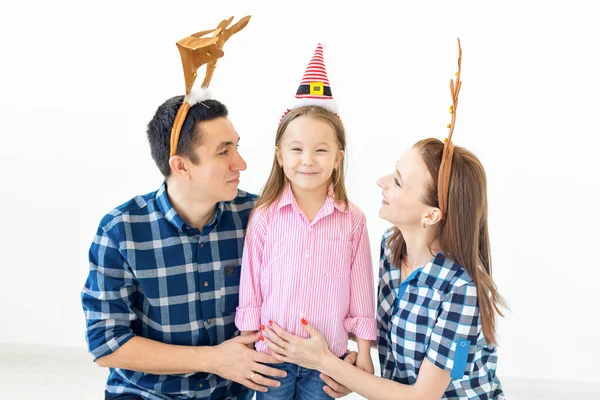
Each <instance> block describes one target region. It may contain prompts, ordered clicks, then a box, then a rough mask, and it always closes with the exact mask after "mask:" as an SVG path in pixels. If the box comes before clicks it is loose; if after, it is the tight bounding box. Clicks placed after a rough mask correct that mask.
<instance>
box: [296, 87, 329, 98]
mask: <svg viewBox="0 0 600 400" xmlns="http://www.w3.org/2000/svg"><path fill="white" fill-rule="evenodd" d="M296 94H311V93H310V85H300V86H298V91H297V92H296ZM322 94H323V96H331V88H330V87H329V86H325V85H323V93H322Z"/></svg>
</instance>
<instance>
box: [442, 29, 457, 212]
mask: <svg viewBox="0 0 600 400" xmlns="http://www.w3.org/2000/svg"><path fill="white" fill-rule="evenodd" d="M456 40H458V71H457V72H456V73H455V74H454V75H455V78H454V80H453V79H450V95H451V96H452V105H451V106H450V114H452V121H451V122H450V123H449V124H448V128H450V131H449V132H448V137H447V138H446V139H444V142H445V143H444V152H443V153H442V163H441V164H440V172H439V175H438V205H439V208H440V210H441V211H442V218H445V217H446V212H447V210H448V190H449V188H450V172H451V171H452V156H453V155H454V144H453V143H452V133H453V132H454V123H455V122H456V108H457V107H458V94H459V93H460V87H461V86H462V81H461V80H460V67H461V63H462V48H461V47H460V39H459V38H457V39H456Z"/></svg>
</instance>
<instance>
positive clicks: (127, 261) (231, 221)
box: [82, 96, 282, 399]
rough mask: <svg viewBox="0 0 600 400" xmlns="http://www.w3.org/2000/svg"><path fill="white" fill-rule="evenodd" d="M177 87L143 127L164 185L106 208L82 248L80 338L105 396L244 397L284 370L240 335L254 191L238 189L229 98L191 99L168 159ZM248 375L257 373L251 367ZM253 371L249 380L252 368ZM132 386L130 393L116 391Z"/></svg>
mask: <svg viewBox="0 0 600 400" xmlns="http://www.w3.org/2000/svg"><path fill="white" fill-rule="evenodd" d="M182 101H183V96H177V97H174V98H172V99H169V100H167V101H166V102H165V103H164V104H163V105H162V106H160V107H159V108H158V110H157V112H156V115H155V116H154V118H153V119H152V121H151V122H150V123H149V125H148V140H149V142H150V149H151V152H152V157H153V158H154V160H155V162H156V164H157V166H158V168H159V169H160V171H161V172H162V173H163V175H164V177H165V181H164V183H163V185H162V186H161V187H160V188H159V189H158V190H157V191H156V192H153V193H149V194H147V195H144V196H137V197H135V198H133V199H132V200H130V201H128V202H127V203H125V204H123V205H121V206H119V207H117V208H116V209H114V210H113V211H111V212H110V213H109V214H108V215H106V216H105V217H104V218H103V219H102V221H101V223H100V226H99V228H98V232H97V234H96V237H95V238H94V241H93V243H92V246H91V248H90V253H89V258H90V273H89V276H88V279H87V281H86V284H85V287H84V289H83V293H82V302H83V308H84V310H85V315H86V319H87V340H88V344H89V349H90V352H91V353H92V355H93V356H94V359H95V361H96V363H97V364H98V365H100V366H103V367H110V375H109V378H108V382H107V388H106V389H107V392H106V398H110V399H117V398H119V399H134V398H135V399H138V398H144V399H146V398H147V399H164V398H167V397H166V396H168V398H173V397H177V398H206V399H217V398H219V399H222V398H234V399H246V398H250V397H251V396H252V392H251V391H250V390H249V389H248V388H250V389H254V390H265V389H266V387H267V386H276V385H278V382H277V381H276V380H273V379H268V378H265V377H263V375H271V376H275V377H277V376H282V374H280V373H279V371H278V370H276V369H273V368H270V367H267V366H264V365H262V364H259V363H275V362H277V360H275V359H274V358H272V357H270V356H268V355H265V354H260V353H258V352H255V351H253V350H251V349H249V348H248V347H247V346H246V344H248V343H253V342H255V341H257V340H258V336H257V335H254V336H252V337H248V338H247V337H244V338H242V337H236V338H234V334H235V333H237V332H236V329H235V325H234V316H235V309H236V307H237V304H238V285H239V276H240V261H241V256H242V250H243V243H244V233H245V229H246V225H247V222H248V216H249V214H250V211H251V209H252V207H253V206H254V203H255V201H256V196H255V195H250V194H247V193H245V192H243V191H238V189H237V186H238V183H239V178H240V172H241V171H243V170H245V169H246V163H245V162H244V160H243V159H242V157H241V156H240V154H239V153H238V150H237V146H238V142H239V136H238V134H237V133H236V131H235V129H234V127H233V125H232V123H231V122H230V120H229V119H228V114H227V109H226V107H225V106H224V105H223V104H221V103H220V102H218V101H216V100H206V101H204V102H203V103H198V104H196V105H194V106H193V107H191V108H190V110H189V112H188V114H187V117H186V120H185V123H184V124H183V127H182V129H181V134H180V138H179V144H178V146H177V152H176V154H175V155H174V156H172V157H169V150H170V149H169V141H170V135H171V128H172V125H173V121H174V119H175V114H176V113H177V110H178V109H179V107H180V105H181V103H182ZM253 374H254V375H253ZM251 375H253V376H252V380H250V379H249V378H250V376H251ZM121 394H132V395H136V396H137V397H136V396H134V397H131V396H130V397H122V396H120V395H121Z"/></svg>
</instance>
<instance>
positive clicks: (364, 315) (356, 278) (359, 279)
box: [344, 211, 377, 354]
mask: <svg viewBox="0 0 600 400" xmlns="http://www.w3.org/2000/svg"><path fill="white" fill-rule="evenodd" d="M352 218H354V219H356V221H355V222H353V223H352V225H353V226H355V227H356V229H355V230H354V232H353V233H352V260H351V266H350V267H351V272H350V308H349V310H348V317H347V318H346V320H345V321H344V326H345V328H346V330H347V331H348V333H350V334H354V336H355V337H356V339H357V343H358V344H359V354H360V353H361V348H360V347H361V346H362V347H365V344H366V342H368V344H367V346H366V350H367V353H368V354H370V353H369V349H370V347H371V343H370V342H371V341H374V340H376V339H377V322H376V321H375V282H374V278H373V263H372V259H371V246H370V244H369V234H368V232H367V226H366V220H365V216H364V214H363V213H362V212H360V211H358V212H356V214H355V215H353V216H352ZM361 343H362V344H361Z"/></svg>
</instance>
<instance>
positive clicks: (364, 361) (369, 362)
mask: <svg viewBox="0 0 600 400" xmlns="http://www.w3.org/2000/svg"><path fill="white" fill-rule="evenodd" d="M354 365H355V366H356V367H357V368H359V369H362V370H363V371H365V372H367V373H369V374H371V375H373V374H375V367H374V366H373V359H372V358H371V354H370V353H369V352H359V353H358V357H357V358H356V363H355V364H354Z"/></svg>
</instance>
